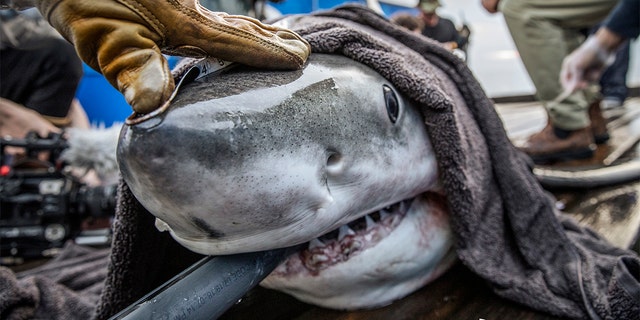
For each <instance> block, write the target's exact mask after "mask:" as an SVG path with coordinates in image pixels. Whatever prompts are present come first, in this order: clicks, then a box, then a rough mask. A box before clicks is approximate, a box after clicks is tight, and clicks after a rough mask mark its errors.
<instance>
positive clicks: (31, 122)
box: [0, 98, 61, 139]
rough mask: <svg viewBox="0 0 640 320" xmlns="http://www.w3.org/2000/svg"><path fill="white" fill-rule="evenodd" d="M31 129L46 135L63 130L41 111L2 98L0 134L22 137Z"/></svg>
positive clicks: (2, 135)
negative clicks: (42, 114)
mask: <svg viewBox="0 0 640 320" xmlns="http://www.w3.org/2000/svg"><path fill="white" fill-rule="evenodd" d="M30 131H35V132H36V133H37V134H38V135H40V136H41V137H46V136H48V135H49V133H51V132H55V133H59V132H60V131H61V130H60V129H59V128H58V127H56V126H54V125H53V124H51V122H49V121H47V120H46V119H45V118H44V117H42V116H41V115H40V114H39V113H37V112H35V111H33V110H31V109H28V108H26V107H23V106H21V105H19V104H17V103H15V102H13V101H11V100H7V99H3V98H0V136H1V137H12V138H16V139H22V138H24V137H26V136H27V133H29V132H30Z"/></svg>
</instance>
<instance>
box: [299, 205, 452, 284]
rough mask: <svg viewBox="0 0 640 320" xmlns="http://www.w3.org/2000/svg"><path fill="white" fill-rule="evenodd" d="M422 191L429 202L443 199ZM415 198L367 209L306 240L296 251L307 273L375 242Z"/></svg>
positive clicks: (344, 258)
mask: <svg viewBox="0 0 640 320" xmlns="http://www.w3.org/2000/svg"><path fill="white" fill-rule="evenodd" d="M425 195H426V196H427V197H429V198H432V199H433V200H435V201H432V202H437V203H444V197H443V196H442V195H439V194H436V193H432V192H429V193H427V194H425ZM414 199H415V198H410V199H406V200H403V201H400V202H397V203H395V204H393V205H390V206H387V207H385V208H383V209H381V210H378V211H376V212H373V213H369V214H367V215H365V216H363V217H361V218H358V219H356V220H354V221H352V222H350V223H348V224H345V225H342V226H341V227H340V228H338V229H335V230H333V231H331V232H329V233H326V234H324V235H322V236H320V237H318V238H315V239H313V240H311V241H309V243H308V246H307V248H306V249H303V250H302V251H300V252H298V253H297V255H298V258H299V259H300V262H301V263H302V265H303V266H304V267H305V268H306V269H307V271H308V272H309V273H311V274H312V275H317V274H318V273H319V272H321V271H322V270H324V269H327V268H329V267H331V266H333V265H335V264H338V263H340V262H344V261H346V260H348V259H349V258H350V257H353V256H355V255H357V254H359V253H360V252H362V251H364V250H366V249H368V248H371V247H374V246H376V244H377V243H378V242H380V241H381V240H382V239H384V238H385V237H386V236H388V235H389V234H390V233H391V232H393V230H394V229H395V228H396V227H397V226H398V225H399V224H400V223H401V222H402V220H403V219H404V218H405V216H406V214H407V211H408V210H409V208H410V207H411V203H412V202H413V200H414Z"/></svg>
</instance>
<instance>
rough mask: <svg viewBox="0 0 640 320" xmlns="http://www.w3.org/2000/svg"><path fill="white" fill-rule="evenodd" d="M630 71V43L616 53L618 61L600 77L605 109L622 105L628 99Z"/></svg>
mask: <svg viewBox="0 0 640 320" xmlns="http://www.w3.org/2000/svg"><path fill="white" fill-rule="evenodd" d="M628 69H629V42H627V43H625V44H624V45H623V46H622V47H621V48H620V49H619V50H618V52H617V53H616V61H615V62H614V63H613V64H612V65H611V66H609V68H607V70H605V72H604V73H603V74H602V77H600V88H601V89H600V92H601V93H602V106H603V108H605V109H609V108H615V107H619V106H621V105H622V103H623V102H624V100H625V99H627V95H628V91H629V88H628V87H627V70H628Z"/></svg>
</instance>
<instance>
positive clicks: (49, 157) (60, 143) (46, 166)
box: [0, 133, 116, 264]
mask: <svg viewBox="0 0 640 320" xmlns="http://www.w3.org/2000/svg"><path fill="white" fill-rule="evenodd" d="M8 148H15V149H14V150H18V149H19V150H21V151H23V152H20V155H19V156H17V155H13V154H10V153H9V152H8V151H7V150H8ZM66 148H68V143H67V141H66V140H65V139H64V138H63V135H61V134H51V135H49V136H48V137H45V138H42V137H39V136H37V135H36V134H35V133H30V134H29V135H28V136H27V137H26V138H24V139H10V138H2V139H1V140H0V151H1V153H0V160H1V162H0V163H2V167H0V257H2V260H0V263H2V264H10V263H15V262H16V261H17V262H20V260H21V259H24V258H35V257H42V256H50V255H53V254H55V252H56V251H57V250H59V248H61V247H62V246H63V245H64V243H65V242H66V241H67V240H70V239H71V240H74V241H76V242H77V243H78V244H87V245H108V244H109V243H110V237H111V228H110V224H111V220H112V218H113V216H114V214H115V202H116V185H100V186H92V187H90V186H88V185H87V184H85V183H83V182H81V181H80V179H79V178H77V177H76V176H74V175H72V174H71V173H70V172H69V168H68V167H69V166H68V164H66V163H65V162H64V161H62V160H60V155H61V154H62V152H63V151H64V150H65V149H66Z"/></svg>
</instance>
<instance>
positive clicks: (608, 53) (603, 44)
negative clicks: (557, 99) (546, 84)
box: [560, 31, 615, 92]
mask: <svg viewBox="0 0 640 320" xmlns="http://www.w3.org/2000/svg"><path fill="white" fill-rule="evenodd" d="M602 34H603V33H602V32H601V31H598V33H597V34H596V35H592V36H589V38H587V40H586V41H585V42H584V43H582V45H580V47H578V48H577V49H576V50H574V51H573V52H572V53H571V54H569V55H568V56H566V57H565V58H564V60H563V62H562V69H561V70H560V83H561V84H562V87H563V88H564V91H568V92H574V91H576V90H580V89H584V88H586V87H587V86H589V84H590V83H591V82H595V81H597V80H598V79H600V76H601V75H602V73H603V72H604V70H605V69H606V67H608V66H609V65H611V64H612V63H613V61H614V60H615V52H614V50H613V46H612V42H609V41H608V40H609V39H607V38H603V37H602Z"/></svg>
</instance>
